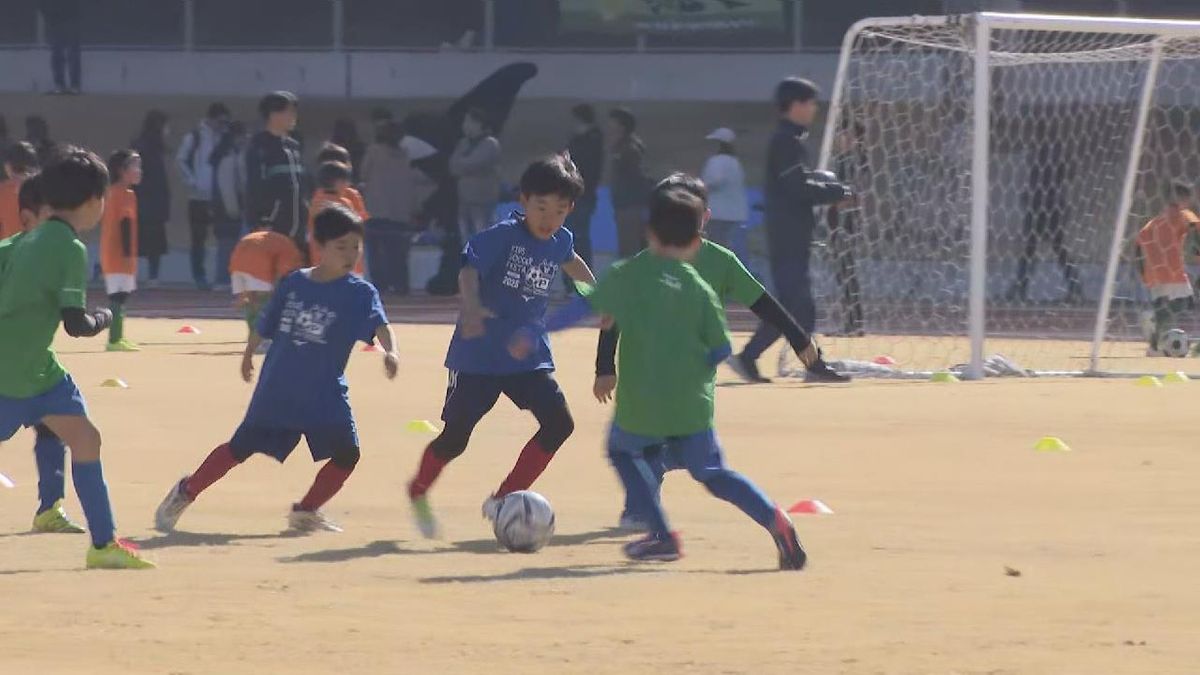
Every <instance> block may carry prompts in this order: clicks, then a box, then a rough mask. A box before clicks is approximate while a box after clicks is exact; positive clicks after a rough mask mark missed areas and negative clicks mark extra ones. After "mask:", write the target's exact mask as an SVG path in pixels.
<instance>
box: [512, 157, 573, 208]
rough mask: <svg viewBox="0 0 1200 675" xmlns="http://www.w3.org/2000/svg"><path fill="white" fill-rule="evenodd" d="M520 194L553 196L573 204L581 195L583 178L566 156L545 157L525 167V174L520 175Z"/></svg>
mask: <svg viewBox="0 0 1200 675" xmlns="http://www.w3.org/2000/svg"><path fill="white" fill-rule="evenodd" d="M521 194H522V195H524V196H526V197H536V196H543V195H554V196H557V197H562V198H563V199H566V200H568V201H570V202H572V203H574V202H575V200H577V199H579V197H580V195H582V194H583V176H581V175H579V169H578V168H576V167H575V162H572V161H571V158H570V157H568V156H567V155H566V154H561V153H560V154H555V155H546V156H545V157H542V158H540V159H537V160H534V162H533V163H532V164H530V165H529V166H527V167H525V173H523V174H521Z"/></svg>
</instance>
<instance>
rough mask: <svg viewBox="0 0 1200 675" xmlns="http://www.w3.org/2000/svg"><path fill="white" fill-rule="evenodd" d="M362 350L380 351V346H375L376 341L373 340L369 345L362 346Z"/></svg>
mask: <svg viewBox="0 0 1200 675" xmlns="http://www.w3.org/2000/svg"><path fill="white" fill-rule="evenodd" d="M362 350H363V351H364V352H377V351H379V347H376V346H375V343H374V342H372V343H371V344H369V345H367V346H365V347H363V348H362Z"/></svg>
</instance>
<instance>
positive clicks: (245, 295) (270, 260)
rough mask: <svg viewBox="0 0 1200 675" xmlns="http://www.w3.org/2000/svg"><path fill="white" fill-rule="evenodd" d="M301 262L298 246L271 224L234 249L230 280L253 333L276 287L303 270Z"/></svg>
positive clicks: (242, 241)
mask: <svg viewBox="0 0 1200 675" xmlns="http://www.w3.org/2000/svg"><path fill="white" fill-rule="evenodd" d="M302 262H303V261H302V260H301V259H300V250H299V249H297V248H296V243H295V242H293V241H292V240H291V239H289V238H288V237H287V236H286V235H283V234H280V233H278V232H275V231H274V230H272V229H271V225H270V223H260V224H259V226H258V229H257V230H255V231H254V232H251V233H250V234H247V235H246V236H244V237H242V240H241V241H239V242H238V244H237V246H235V247H234V249H233V254H232V255H231V256H230V258H229V279H230V283H231V286H232V287H233V294H234V295H235V296H236V297H237V301H238V304H239V305H241V306H242V308H243V309H244V311H245V314H246V324H247V325H248V326H250V332H251V333H253V332H254V326H255V324H256V323H257V322H258V314H259V312H261V311H262V308H263V307H264V306H266V304H267V301H268V300H270V299H271V293H272V291H274V289H275V284H277V283H279V280H280V279H282V278H283V277H285V276H287V275H288V274H290V273H291V272H293V271H294V270H298V269H300V267H301V266H302Z"/></svg>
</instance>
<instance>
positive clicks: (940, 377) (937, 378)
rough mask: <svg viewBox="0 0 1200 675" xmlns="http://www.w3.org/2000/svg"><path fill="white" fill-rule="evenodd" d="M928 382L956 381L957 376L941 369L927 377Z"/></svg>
mask: <svg viewBox="0 0 1200 675" xmlns="http://www.w3.org/2000/svg"><path fill="white" fill-rule="evenodd" d="M929 380H930V382H958V381H959V380H958V376H957V375H955V374H954V373H951V372H946V371H942V372H940V373H934V374H933V377H931V378H929Z"/></svg>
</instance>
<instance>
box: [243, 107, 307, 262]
mask: <svg viewBox="0 0 1200 675" xmlns="http://www.w3.org/2000/svg"><path fill="white" fill-rule="evenodd" d="M298 105H299V101H298V99H297V98H296V95H295V94H293V93H291V92H289V91H275V92H271V93H270V94H267V95H266V96H264V97H263V98H262V100H261V101H259V104H258V113H259V115H261V116H262V119H263V130H262V131H260V132H258V133H257V134H255V135H254V137H253V138H251V139H250V145H249V146H248V147H247V148H246V211H247V220H248V221H249V223H250V226H251V227H252V228H257V227H258V226H259V225H262V224H266V225H269V226H270V228H271V229H272V230H273V231H275V232H278V233H280V234H282V235H284V236H286V237H288V238H290V239H291V240H292V241H294V242H296V246H297V248H299V249H300V250H301V251H305V250H307V247H306V244H305V241H304V237H305V232H306V224H307V223H308V203H307V202H306V201H305V198H304V192H303V185H302V183H303V181H304V163H303V161H302V160H301V156H300V144H299V143H298V142H297V141H296V139H294V138H292V136H291V132H292V131H293V130H294V129H295V128H296V120H297V113H298Z"/></svg>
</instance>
